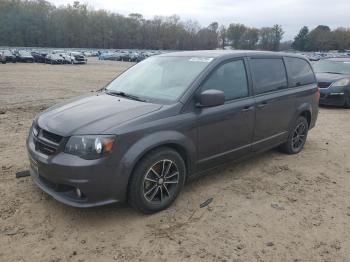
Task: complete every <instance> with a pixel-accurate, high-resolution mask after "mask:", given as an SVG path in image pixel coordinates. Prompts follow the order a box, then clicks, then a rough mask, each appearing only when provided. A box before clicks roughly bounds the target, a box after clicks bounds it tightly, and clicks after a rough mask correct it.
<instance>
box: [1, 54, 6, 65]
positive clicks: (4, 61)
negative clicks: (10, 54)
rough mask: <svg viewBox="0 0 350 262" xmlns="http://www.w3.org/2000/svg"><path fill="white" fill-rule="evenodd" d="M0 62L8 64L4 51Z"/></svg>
mask: <svg viewBox="0 0 350 262" xmlns="http://www.w3.org/2000/svg"><path fill="white" fill-rule="evenodd" d="M0 62H1V63H2V64H6V56H5V53H4V51H0Z"/></svg>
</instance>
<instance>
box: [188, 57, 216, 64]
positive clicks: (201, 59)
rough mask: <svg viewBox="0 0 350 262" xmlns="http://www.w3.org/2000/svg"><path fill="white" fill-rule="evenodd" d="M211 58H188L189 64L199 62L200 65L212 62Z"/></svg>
mask: <svg viewBox="0 0 350 262" xmlns="http://www.w3.org/2000/svg"><path fill="white" fill-rule="evenodd" d="M213 59H214V58H212V57H192V58H190V60H189V61H190V62H201V63H210V62H211V61H213Z"/></svg>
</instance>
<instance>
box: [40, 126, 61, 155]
mask: <svg viewBox="0 0 350 262" xmlns="http://www.w3.org/2000/svg"><path fill="white" fill-rule="evenodd" d="M35 129H36V130H37V131H38V133H37V135H34V136H33V139H34V145H35V150H36V151H38V152H40V153H42V154H44V155H48V156H50V155H54V154H55V153H56V151H57V149H58V147H59V146H60V143H61V141H62V139H63V137H62V136H60V135H57V134H54V133H51V132H49V131H47V130H44V129H42V128H40V127H39V126H36V127H35Z"/></svg>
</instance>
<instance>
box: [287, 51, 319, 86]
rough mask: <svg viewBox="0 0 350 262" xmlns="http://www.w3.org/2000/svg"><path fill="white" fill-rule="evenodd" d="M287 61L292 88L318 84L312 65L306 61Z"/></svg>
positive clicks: (295, 59)
mask: <svg viewBox="0 0 350 262" xmlns="http://www.w3.org/2000/svg"><path fill="white" fill-rule="evenodd" d="M285 61H286V67H287V72H288V76H289V78H290V83H289V85H290V87H296V86H303V85H309V84H312V83H315V82H316V79H315V76H314V73H313V72H312V69H311V67H310V64H309V63H308V62H306V61H305V60H304V59H300V58H293V57H286V58H285Z"/></svg>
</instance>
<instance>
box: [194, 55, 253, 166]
mask: <svg viewBox="0 0 350 262" xmlns="http://www.w3.org/2000/svg"><path fill="white" fill-rule="evenodd" d="M208 89H217V90H221V91H223V92H224V94H225V103H224V104H223V105H219V106H215V107H207V108H200V109H198V110H199V113H198V148H197V152H198V168H199V170H202V169H207V168H209V167H212V166H213V165H215V164H220V163H223V162H225V161H228V160H232V159H236V158H239V157H241V156H243V155H246V154H247V153H250V152H251V143H252V139H253V134H254V119H255V105H254V104H255V102H254V98H253V97H252V96H251V91H250V88H249V81H248V77H247V72H246V65H245V61H244V59H243V58H242V59H237V60H230V61H226V62H224V63H222V64H220V65H219V66H218V67H216V68H215V69H214V70H213V71H212V72H211V73H210V75H209V76H208V78H207V79H206V80H205V81H204V82H203V84H202V85H201V87H200V92H202V91H204V90H208Z"/></svg>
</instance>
